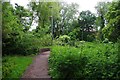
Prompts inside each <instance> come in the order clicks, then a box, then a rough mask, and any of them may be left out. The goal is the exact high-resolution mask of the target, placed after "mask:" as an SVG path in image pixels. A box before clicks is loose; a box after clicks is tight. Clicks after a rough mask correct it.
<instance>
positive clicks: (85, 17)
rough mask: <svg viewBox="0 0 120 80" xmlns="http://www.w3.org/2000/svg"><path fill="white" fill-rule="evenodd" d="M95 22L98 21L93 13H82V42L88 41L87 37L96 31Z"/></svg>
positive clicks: (80, 24)
mask: <svg viewBox="0 0 120 80" xmlns="http://www.w3.org/2000/svg"><path fill="white" fill-rule="evenodd" d="M95 20H96V16H95V15H94V14H93V13H91V12H90V11H89V10H87V11H82V12H81V13H80V15H79V18H78V21H79V26H80V32H82V33H81V39H82V40H88V39H87V36H88V35H90V34H91V33H92V32H94V31H95V29H94V23H95ZM83 34H85V35H84V39H83Z"/></svg>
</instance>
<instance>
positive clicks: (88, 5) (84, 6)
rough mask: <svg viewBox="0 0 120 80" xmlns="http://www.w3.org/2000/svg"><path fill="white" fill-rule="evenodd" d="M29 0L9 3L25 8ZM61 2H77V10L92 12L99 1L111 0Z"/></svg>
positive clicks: (14, 0)
mask: <svg viewBox="0 0 120 80" xmlns="http://www.w3.org/2000/svg"><path fill="white" fill-rule="evenodd" d="M29 1H30V0H10V3H11V4H13V6H14V4H15V3H18V4H19V5H21V6H24V7H25V8H27V4H28V3H29ZM47 1H51V0H47ZM52 1H55V0H52ZM59 1H61V2H67V3H72V2H74V3H77V4H78V5H79V9H78V10H79V11H80V12H81V11H85V10H90V11H91V12H93V13H96V10H95V8H94V7H95V6H96V5H97V3H98V2H101V1H110V2H111V1H112V0H59ZM34 26H37V24H36V23H33V27H32V29H35V27H34Z"/></svg>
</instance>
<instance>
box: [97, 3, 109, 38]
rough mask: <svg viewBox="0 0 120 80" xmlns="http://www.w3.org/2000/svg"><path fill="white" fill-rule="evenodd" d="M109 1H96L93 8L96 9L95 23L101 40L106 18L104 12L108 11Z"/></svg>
mask: <svg viewBox="0 0 120 80" xmlns="http://www.w3.org/2000/svg"><path fill="white" fill-rule="evenodd" d="M109 4H110V2H98V4H97V5H96V7H95V9H96V10H97V20H96V25H97V27H99V28H100V29H99V32H98V36H99V38H100V40H103V33H102V29H103V28H104V27H105V25H106V23H107V20H106V18H105V14H106V12H107V11H108V7H109Z"/></svg>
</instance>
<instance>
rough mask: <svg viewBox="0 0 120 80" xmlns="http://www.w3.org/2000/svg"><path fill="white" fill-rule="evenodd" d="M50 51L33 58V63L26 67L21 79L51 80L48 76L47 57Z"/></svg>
mask: <svg viewBox="0 0 120 80" xmlns="http://www.w3.org/2000/svg"><path fill="white" fill-rule="evenodd" d="M49 55H50V51H45V52H42V53H41V54H39V55H38V56H36V57H35V59H34V61H33V63H32V64H31V65H30V66H29V67H28V69H27V70H26V71H25V73H24V74H23V76H22V79H25V78H26V79H27V78H39V79H47V80H51V79H50V76H49V75H48V57H49Z"/></svg>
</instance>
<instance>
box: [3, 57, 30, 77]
mask: <svg viewBox="0 0 120 80" xmlns="http://www.w3.org/2000/svg"><path fill="white" fill-rule="evenodd" d="M31 62H32V56H6V57H3V60H2V69H3V71H2V72H3V73H2V77H3V78H20V77H21V76H22V75H23V73H24V71H25V70H26V69H27V67H28V66H29V65H30V64H31Z"/></svg>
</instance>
